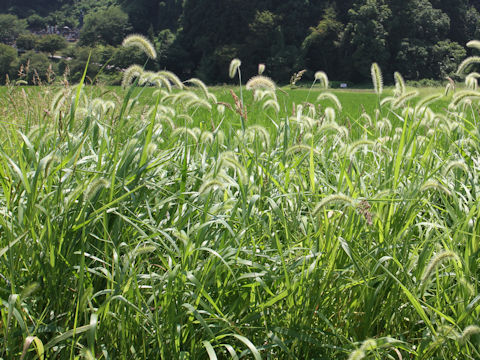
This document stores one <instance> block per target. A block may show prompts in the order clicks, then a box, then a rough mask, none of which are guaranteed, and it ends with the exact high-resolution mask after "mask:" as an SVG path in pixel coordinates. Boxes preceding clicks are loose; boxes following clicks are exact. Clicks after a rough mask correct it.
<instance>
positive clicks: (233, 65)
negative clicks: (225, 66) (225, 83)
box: [228, 59, 242, 79]
mask: <svg viewBox="0 0 480 360" xmlns="http://www.w3.org/2000/svg"><path fill="white" fill-rule="evenodd" d="M241 65H242V62H241V61H240V59H233V60H232V61H231V62H230V68H229V71H228V74H229V75H230V79H233V78H234V77H235V74H236V73H237V71H238V70H239V69H240V66H241Z"/></svg>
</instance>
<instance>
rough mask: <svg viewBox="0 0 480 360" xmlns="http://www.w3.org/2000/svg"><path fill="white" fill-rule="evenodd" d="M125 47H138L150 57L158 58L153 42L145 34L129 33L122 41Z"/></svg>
mask: <svg viewBox="0 0 480 360" xmlns="http://www.w3.org/2000/svg"><path fill="white" fill-rule="evenodd" d="M122 46H124V47H132V46H133V47H136V48H138V49H140V50H142V51H143V52H144V53H145V54H146V55H147V56H148V57H149V58H150V59H156V58H157V52H156V51H155V48H154V47H153V45H152V43H151V42H150V41H149V40H148V39H147V38H146V37H145V36H143V35H140V34H132V35H128V36H127V37H126V38H125V39H124V40H123V42H122Z"/></svg>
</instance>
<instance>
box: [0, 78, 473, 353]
mask: <svg viewBox="0 0 480 360" xmlns="http://www.w3.org/2000/svg"><path fill="white" fill-rule="evenodd" d="M142 76H143V75H142V74H141V75H140V79H141V77H142ZM162 76H163V77H162ZM159 81H161V82H162V84H163V85H166V83H167V82H168V85H169V86H162V87H153V86H152V87H141V86H135V85H132V86H131V87H129V88H127V89H122V88H110V87H91V86H85V87H81V86H69V87H55V86H41V87H35V88H34V87H26V88H21V87H15V86H10V87H2V88H0V131H1V134H2V135H3V136H2V137H1V138H0V315H1V317H0V358H2V359H14V358H19V359H352V360H353V359H399V360H402V359H478V358H480V345H479V344H480V327H479V325H480V324H479V320H480V295H479V287H480V283H479V275H480V267H479V266H480V261H479V250H480V238H479V234H480V207H479V196H480V182H479V179H480V142H479V137H480V132H479V112H478V111H479V107H478V105H479V99H480V92H478V91H477V90H476V87H472V88H470V89H460V90H457V91H456V92H455V93H454V94H451V93H450V94H449V95H447V96H445V95H444V92H445V91H444V89H416V90H418V94H414V93H411V91H413V90H415V89H409V88H405V86H404V83H403V82H402V81H401V79H398V78H397V84H396V87H394V88H387V89H385V90H383V92H382V91H381V88H380V87H379V85H378V83H377V85H376V92H375V91H373V90H371V91H364V90H362V91H352V90H348V91H346V90H345V91H335V90H329V89H320V88H318V87H315V88H314V89H313V90H309V89H308V88H300V89H294V90H292V89H278V88H273V87H271V86H270V85H269V84H268V83H267V82H265V81H268V80H265V79H264V80H263V81H264V83H263V85H261V86H260V85H258V86H255V87H253V88H252V84H251V83H250V82H249V83H247V87H246V86H245V85H242V88H241V89H240V88H239V87H235V88H229V87H213V88H207V87H206V86H204V85H203V84H202V83H201V82H198V81H193V82H190V83H184V84H183V85H180V84H178V83H177V82H176V79H175V78H174V76H173V75H171V74H168V73H163V75H161V76H160V80H159ZM175 84H176V85H177V86H176V87H175ZM185 85H188V87H185ZM170 87H171V89H170ZM180 87H182V89H180ZM247 88H248V89H247ZM232 90H233V94H232V93H231V91H232ZM437 94H438V95H437ZM242 98H243V101H242Z"/></svg>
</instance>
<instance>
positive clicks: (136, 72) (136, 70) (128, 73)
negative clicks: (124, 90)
mask: <svg viewBox="0 0 480 360" xmlns="http://www.w3.org/2000/svg"><path fill="white" fill-rule="evenodd" d="M142 74H143V68H142V67H141V66H139V65H132V66H130V67H129V68H128V69H127V70H125V72H124V73H123V80H122V86H123V87H127V86H129V85H130V84H131V83H132V81H133V79H134V78H136V77H141V76H142Z"/></svg>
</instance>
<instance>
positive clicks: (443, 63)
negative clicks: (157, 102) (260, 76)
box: [0, 0, 480, 83]
mask: <svg viewBox="0 0 480 360" xmlns="http://www.w3.org/2000/svg"><path fill="white" fill-rule="evenodd" d="M20 3H21V4H20ZM479 10H480V1H479V0H284V1H278V0H258V1H257V0H164V1H160V0H135V1H132V0H22V1H21V2H19V1H17V0H3V3H1V4H0V13H9V14H15V15H17V16H18V17H19V18H20V19H24V20H25V21H26V22H27V26H28V28H29V29H33V28H35V27H37V28H38V27H41V26H44V25H45V24H47V25H48V23H50V24H51V23H52V21H56V22H62V21H63V22H64V23H68V22H70V23H73V24H74V25H78V24H79V23H82V22H83V28H82V31H81V33H80V42H79V45H81V46H82V47H85V46H90V47H95V46H117V45H118V44H119V43H120V41H121V39H122V38H123V36H124V35H125V34H126V33H129V32H132V31H134V32H139V33H142V34H144V35H146V36H148V37H149V38H150V39H151V40H152V41H153V42H154V44H155V47H156V48H157V51H158V54H159V57H158V59H157V61H156V63H154V64H150V65H149V66H150V67H152V68H157V69H161V68H168V69H169V70H172V71H175V72H176V73H178V74H179V75H181V76H182V77H192V76H197V77H200V78H201V79H203V80H205V81H207V82H209V83H221V82H226V81H228V77H227V69H228V64H229V62H230V60H231V59H232V58H234V57H238V58H240V59H241V60H242V62H243V64H242V69H243V71H244V73H245V75H246V76H251V75H253V74H255V72H256V69H257V66H258V64H259V63H264V64H266V68H267V70H266V74H267V75H269V76H271V77H272V78H274V79H275V80H276V81H278V82H288V80H289V79H290V76H291V74H292V73H293V72H296V71H298V70H301V69H303V68H305V69H307V70H309V71H308V72H307V74H306V76H307V77H308V76H310V77H312V76H313V73H314V72H315V71H317V70H324V71H326V72H327V73H328V74H329V76H330V77H331V78H332V79H334V80H340V81H353V82H363V81H367V80H368V78H369V76H370V64H371V63H372V62H377V63H379V65H380V66H381V68H382V69H383V71H384V73H385V74H392V73H393V72H394V71H400V72H401V73H402V74H403V75H404V76H405V78H407V79H421V78H430V79H437V80H440V79H443V78H445V77H446V76H450V75H452V73H453V71H454V70H455V68H456V66H457V64H458V62H459V61H461V59H462V57H464V56H465V54H466V50H465V43H466V42H467V41H469V40H471V39H475V38H480V12H479ZM7 20H8V21H12V19H6V20H5V21H7ZM22 26H23V28H25V23H22V24H19V25H18V26H17V28H16V29H13V30H12V31H11V33H7V32H5V31H4V32H3V33H1V32H0V37H3V38H8V39H11V38H12V37H15V36H18V35H19V30H18V29H19V27H20V28H22ZM21 41H22V42H23V43H24V44H25V47H26V48H27V47H30V48H32V46H33V45H32V44H31V41H30V40H29V39H28V37H26V36H25V35H22V37H21ZM29 41H30V42H29ZM386 81H389V79H388V77H387V78H386Z"/></svg>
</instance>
